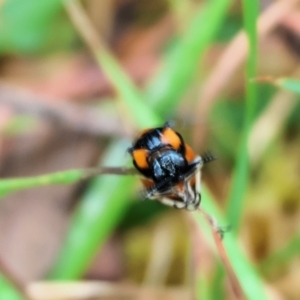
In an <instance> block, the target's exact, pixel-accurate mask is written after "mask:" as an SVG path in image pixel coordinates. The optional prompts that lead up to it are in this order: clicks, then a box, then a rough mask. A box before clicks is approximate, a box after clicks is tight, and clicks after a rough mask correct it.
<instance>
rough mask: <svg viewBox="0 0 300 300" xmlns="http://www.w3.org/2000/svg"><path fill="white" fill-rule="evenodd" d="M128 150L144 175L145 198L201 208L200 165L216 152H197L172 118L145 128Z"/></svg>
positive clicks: (209, 159) (208, 160)
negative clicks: (174, 128)
mask: <svg viewBox="0 0 300 300" xmlns="http://www.w3.org/2000/svg"><path fill="white" fill-rule="evenodd" d="M128 152H129V153H130V154H131V156H132V159H133V164H134V166H135V168H136V169H137V170H138V172H139V173H140V174H141V175H142V178H141V180H142V183H143V185H144V188H145V189H144V195H143V196H144V198H147V199H155V200H158V201H160V202H162V203H163V204H166V205H169V206H172V207H175V208H178V209H188V210H196V209H198V208H199V205H200V201H201V168H202V167H203V165H204V164H206V163H208V162H211V161H212V160H214V159H215V156H213V155H211V154H210V153H209V152H207V153H205V154H204V155H202V156H199V155H196V154H195V153H194V151H193V150H192V148H191V147H190V146H189V145H188V144H187V143H185V142H184V140H183V138H182V136H181V135H180V134H179V133H178V132H176V131H174V130H173V128H172V126H171V124H170V123H169V122H167V123H165V124H164V126H162V127H158V128H150V129H146V130H143V131H142V132H141V133H140V134H139V135H138V137H137V139H136V141H135V142H134V143H133V145H132V147H130V148H128Z"/></svg>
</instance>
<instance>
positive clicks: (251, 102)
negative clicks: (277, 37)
mask: <svg viewBox="0 0 300 300" xmlns="http://www.w3.org/2000/svg"><path fill="white" fill-rule="evenodd" d="M258 4H259V3H258V1H257V0H243V17H244V28H245V31H246V34H247V37H248V44H249V55H248V58H247V63H246V80H247V85H246V111H245V121H244V126H243V130H242V136H241V141H240V147H239V151H238V157H237V161H236V166H235V169H234V174H233V180H232V186H231V191H230V196H229V201H228V206H227V214H228V219H229V220H230V223H231V224H232V227H233V230H234V231H235V232H237V230H238V227H239V224H240V220H241V217H242V210H243V206H244V205H243V204H244V195H245V192H246V189H247V183H248V178H249V154H248V148H247V143H248V137H249V133H250V128H251V126H252V124H253V121H254V118H255V113H256V103H257V89H256V83H255V82H253V81H252V80H250V79H251V78H254V77H255V76H256V66H257V28H256V23H257V17H258V12H259V8H258V7H259V5H258Z"/></svg>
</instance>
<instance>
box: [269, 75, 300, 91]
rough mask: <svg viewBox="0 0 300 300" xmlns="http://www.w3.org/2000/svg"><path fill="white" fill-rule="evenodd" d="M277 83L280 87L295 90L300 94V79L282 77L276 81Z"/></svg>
mask: <svg viewBox="0 0 300 300" xmlns="http://www.w3.org/2000/svg"><path fill="white" fill-rule="evenodd" d="M275 84H276V85H277V86H278V87H281V88H283V89H285V90H288V91H290V92H293V93H295V94H300V81H299V80H297V79H293V78H280V79H278V80H276V81H275Z"/></svg>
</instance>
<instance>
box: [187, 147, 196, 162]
mask: <svg viewBox="0 0 300 300" xmlns="http://www.w3.org/2000/svg"><path fill="white" fill-rule="evenodd" d="M195 158H196V155H195V153H194V151H193V149H192V148H191V147H190V146H189V145H188V144H185V159H186V160H187V162H189V163H190V162H192V161H193V160H194V159H195Z"/></svg>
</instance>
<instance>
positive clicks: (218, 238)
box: [198, 208, 246, 300]
mask: <svg viewBox="0 0 300 300" xmlns="http://www.w3.org/2000/svg"><path fill="white" fill-rule="evenodd" d="M198 211H199V212H200V213H201V214H202V215H203V216H204V218H205V220H206V221H207V223H208V224H209V226H210V228H211V231H212V235H213V238H214V241H215V244H216V247H217V250H218V253H219V255H220V258H221V260H222V262H223V265H224V267H225V268H226V271H227V275H228V278H229V282H230V284H231V287H232V291H233V292H234V294H235V296H236V299H238V300H244V299H246V298H245V295H244V293H243V289H242V287H241V285H240V282H239V280H238V278H237V276H236V274H235V272H234V270H233V268H232V266H231V263H230V260H229V258H228V255H227V252H226V249H225V247H224V245H223V241H222V238H223V233H224V232H223V230H222V228H220V227H219V225H218V223H217V221H216V220H215V219H214V218H213V217H212V216H211V215H210V214H208V213H207V212H205V211H204V210H203V209H201V208H199V209H198Z"/></svg>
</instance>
